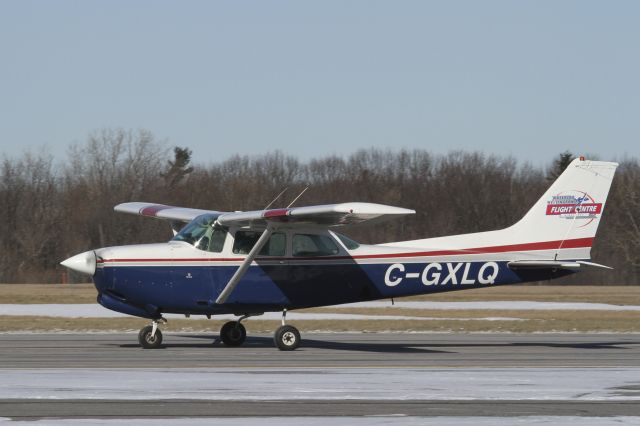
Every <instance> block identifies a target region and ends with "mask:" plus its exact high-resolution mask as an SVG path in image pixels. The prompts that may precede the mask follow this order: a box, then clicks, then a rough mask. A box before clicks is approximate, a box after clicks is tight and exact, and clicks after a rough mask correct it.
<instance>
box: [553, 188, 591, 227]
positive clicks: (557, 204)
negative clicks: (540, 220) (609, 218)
mask: <svg viewBox="0 0 640 426" xmlns="http://www.w3.org/2000/svg"><path fill="white" fill-rule="evenodd" d="M600 213H602V203H597V202H596V201H595V200H594V199H593V198H592V197H591V196H590V195H589V194H587V193H586V192H581V191H565V192H561V193H560V194H558V195H553V196H552V197H551V200H549V201H548V202H547V216H558V217H561V218H563V219H588V220H589V222H587V223H585V224H584V225H582V226H585V225H588V224H589V223H591V221H593V219H595V218H597V217H598V216H599V215H600Z"/></svg>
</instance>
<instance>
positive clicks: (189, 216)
mask: <svg viewBox="0 0 640 426" xmlns="http://www.w3.org/2000/svg"><path fill="white" fill-rule="evenodd" d="M113 209H114V210H115V211H117V212H121V213H129V214H137V215H140V216H146V217H155V218H157V219H164V220H170V221H175V222H191V221H192V220H193V219H195V218H196V217H198V216H200V215H201V214H215V215H220V214H222V213H221V212H218V211H213V210H201V209H188V208H185V207H174V206H166V205H164V204H155V203H139V202H135V203H122V204H118V205H117V206H115V207H114V208H113Z"/></svg>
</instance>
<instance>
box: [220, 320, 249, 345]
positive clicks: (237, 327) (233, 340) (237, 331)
mask: <svg viewBox="0 0 640 426" xmlns="http://www.w3.org/2000/svg"><path fill="white" fill-rule="evenodd" d="M246 338H247V329H246V328H244V325H242V324H241V323H239V322H237V321H229V322H227V323H225V324H224V325H223V326H222V328H221V329H220V340H222V343H224V344H225V346H240V345H241V344H243V343H244V341H245V339H246Z"/></svg>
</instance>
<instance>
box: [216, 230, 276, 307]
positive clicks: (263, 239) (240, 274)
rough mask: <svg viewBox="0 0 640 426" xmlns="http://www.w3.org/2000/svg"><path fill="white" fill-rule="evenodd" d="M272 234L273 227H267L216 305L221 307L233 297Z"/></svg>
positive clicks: (223, 290)
mask: <svg viewBox="0 0 640 426" xmlns="http://www.w3.org/2000/svg"><path fill="white" fill-rule="evenodd" d="M272 232H273V229H272V228H271V226H270V225H267V229H265V230H264V232H263V233H262V235H260V238H258V241H257V242H256V244H255V245H254V246H253V248H252V249H251V251H250V252H249V254H248V255H247V257H246V258H245V259H244V262H242V264H241V265H240V267H239V268H238V269H237V270H236V272H235V273H234V274H233V276H232V277H231V279H230V280H229V282H228V283H227V285H226V286H225V287H224V288H223V289H222V292H221V293H220V296H218V298H217V299H216V303H217V304H218V305H221V304H223V303H225V302H226V301H227V299H228V298H229V296H230V295H231V292H232V291H233V290H234V289H235V288H236V286H237V285H238V283H239V282H240V280H241V279H242V277H243V276H244V274H245V273H246V272H247V269H249V265H251V262H253V259H255V257H256V256H257V255H258V253H260V250H262V247H264V245H265V244H266V243H267V240H269V237H270V236H271V233H272Z"/></svg>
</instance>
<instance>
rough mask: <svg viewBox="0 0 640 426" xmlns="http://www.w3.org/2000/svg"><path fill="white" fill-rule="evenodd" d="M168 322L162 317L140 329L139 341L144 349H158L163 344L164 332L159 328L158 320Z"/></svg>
mask: <svg viewBox="0 0 640 426" xmlns="http://www.w3.org/2000/svg"><path fill="white" fill-rule="evenodd" d="M159 321H162V322H165V323H166V322H167V320H166V319H164V318H160V319H157V320H153V322H152V323H151V325H147V326H145V327H142V329H140V332H139V333H138V342H139V343H140V346H142V347H143V348H144V349H157V348H159V347H160V345H161V344H162V332H161V331H160V329H159V328H158V322H159Z"/></svg>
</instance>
